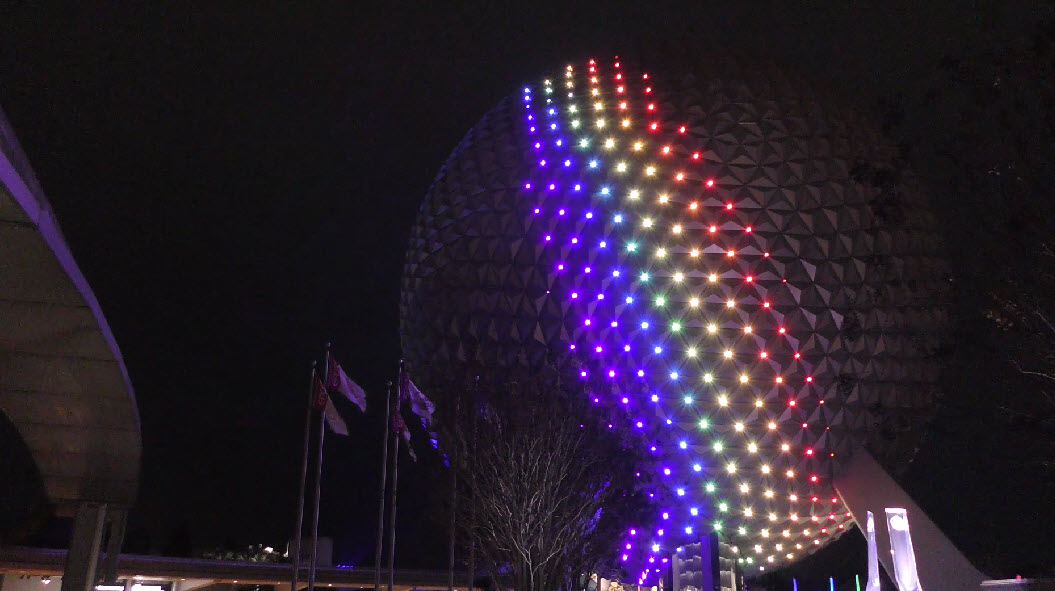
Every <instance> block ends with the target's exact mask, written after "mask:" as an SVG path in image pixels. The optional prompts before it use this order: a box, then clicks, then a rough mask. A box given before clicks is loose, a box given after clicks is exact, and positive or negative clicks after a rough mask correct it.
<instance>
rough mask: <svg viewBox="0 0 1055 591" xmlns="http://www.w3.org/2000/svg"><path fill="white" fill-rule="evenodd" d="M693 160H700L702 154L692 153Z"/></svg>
mask: <svg viewBox="0 0 1055 591" xmlns="http://www.w3.org/2000/svg"><path fill="white" fill-rule="evenodd" d="M692 159H693V160H699V159H700V153H699V152H693V153H692Z"/></svg>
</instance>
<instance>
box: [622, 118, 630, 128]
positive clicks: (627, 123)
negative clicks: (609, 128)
mask: <svg viewBox="0 0 1055 591" xmlns="http://www.w3.org/2000/svg"><path fill="white" fill-rule="evenodd" d="M623 127H630V120H629V119H623Z"/></svg>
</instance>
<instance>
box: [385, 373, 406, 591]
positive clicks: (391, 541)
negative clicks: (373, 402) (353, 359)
mask: <svg viewBox="0 0 1055 591" xmlns="http://www.w3.org/2000/svg"><path fill="white" fill-rule="evenodd" d="M403 380H404V376H403V361H402V360H400V361H399V378H398V381H397V382H396V399H395V401H394V407H393V409H392V412H393V417H392V420H396V416H395V415H397V414H399V402H400V398H401V397H402V396H403V395H404V392H403V389H404V388H405V387H406V386H405V385H404V384H403ZM403 428H404V429H406V427H403ZM393 434H394V437H393V443H392V493H391V500H390V501H389V506H391V507H392V509H391V511H390V512H389V514H388V591H392V588H393V587H394V586H395V579H396V571H395V569H396V492H397V483H398V479H399V438H400V437H401V436H402V433H398V432H396V431H395V430H394V429H393Z"/></svg>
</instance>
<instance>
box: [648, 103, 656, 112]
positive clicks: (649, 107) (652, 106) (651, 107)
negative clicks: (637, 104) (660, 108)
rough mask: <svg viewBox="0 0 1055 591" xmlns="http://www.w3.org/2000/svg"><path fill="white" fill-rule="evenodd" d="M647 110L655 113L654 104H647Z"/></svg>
mask: <svg viewBox="0 0 1055 591" xmlns="http://www.w3.org/2000/svg"><path fill="white" fill-rule="evenodd" d="M648 110H649V111H655V110H656V104H655V103H649V104H648Z"/></svg>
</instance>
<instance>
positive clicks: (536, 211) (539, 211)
mask: <svg viewBox="0 0 1055 591" xmlns="http://www.w3.org/2000/svg"><path fill="white" fill-rule="evenodd" d="M528 188H529V189H530V188H531V187H528ZM540 213H542V210H541V209H539V208H538V207H536V208H535V215H538V214H540Z"/></svg>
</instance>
